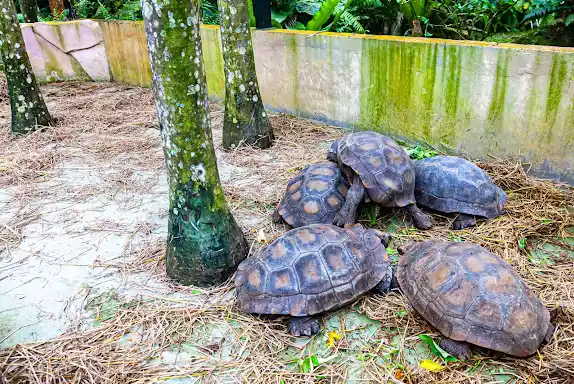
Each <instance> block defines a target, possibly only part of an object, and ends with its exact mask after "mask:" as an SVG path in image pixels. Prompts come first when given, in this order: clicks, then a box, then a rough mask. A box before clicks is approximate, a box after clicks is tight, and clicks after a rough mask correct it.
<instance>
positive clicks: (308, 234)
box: [235, 224, 391, 336]
mask: <svg viewBox="0 0 574 384" xmlns="http://www.w3.org/2000/svg"><path fill="white" fill-rule="evenodd" d="M389 240H390V235H388V234H384V233H382V232H380V231H377V230H374V229H365V228H364V227H363V226H361V225H359V224H355V225H352V226H349V227H347V228H339V227H336V226H334V225H330V224H311V225H307V226H304V227H299V228H295V229H292V230H290V231H289V232H287V233H286V234H284V235H283V236H281V237H279V238H277V239H276V240H275V241H273V242H272V243H271V244H269V245H268V246H266V247H265V248H263V249H262V250H261V252H260V253H259V254H258V255H257V256H254V257H250V258H248V259H245V260H244V261H243V262H242V263H241V264H239V267H238V272H237V275H236V277H235V287H236V289H237V301H238V303H239V308H240V309H241V310H242V311H244V312H247V313H253V314H267V315H289V316H292V317H291V320H290V322H289V331H290V333H291V334H292V335H294V336H301V335H305V336H311V335H313V334H316V333H318V332H319V321H318V319H317V318H314V317H312V316H313V315H316V314H319V313H322V312H326V311H330V310H335V309H338V308H341V307H343V306H345V305H346V304H349V303H350V302H352V301H353V300H355V299H356V298H358V297H359V296H361V295H362V294H364V293H366V292H368V291H370V290H371V289H373V288H375V290H377V291H378V292H386V291H388V290H389V289H390V285H391V264H390V261H389V257H388V256H387V253H386V250H385V247H386V244H387V242H388V241H389Z"/></svg>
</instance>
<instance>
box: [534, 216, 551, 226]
mask: <svg viewBox="0 0 574 384" xmlns="http://www.w3.org/2000/svg"><path fill="white" fill-rule="evenodd" d="M538 220H540V223H542V224H544V225H548V224H552V222H553V220H552V219H547V218H544V217H542V218H539V219H538Z"/></svg>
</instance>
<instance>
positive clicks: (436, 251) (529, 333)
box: [396, 240, 555, 359]
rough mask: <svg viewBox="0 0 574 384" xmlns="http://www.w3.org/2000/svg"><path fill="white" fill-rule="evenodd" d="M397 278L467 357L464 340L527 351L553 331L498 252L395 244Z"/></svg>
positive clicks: (455, 350)
mask: <svg viewBox="0 0 574 384" xmlns="http://www.w3.org/2000/svg"><path fill="white" fill-rule="evenodd" d="M399 253H400V254H401V258H400V260H399V264H398V267H397V272H396V277H397V279H396V281H398V284H399V286H400V289H401V291H402V292H403V293H404V295H405V296H406V297H407V298H408V300H409V301H410V303H411V304H412V306H413V307H414V308H415V310H416V311H417V312H418V313H419V314H420V315H421V316H422V317H423V318H424V319H425V320H427V321H428V322H429V323H430V324H431V325H432V326H434V327H435V328H437V329H438V330H439V331H440V332H441V333H442V334H443V335H444V336H445V337H446V339H442V341H441V343H440V346H441V347H442V348H443V349H444V350H446V351H447V352H450V353H451V354H453V355H455V356H457V357H459V358H461V359H465V358H468V355H469V351H468V344H467V343H470V344H475V345H478V346H480V347H483V348H488V349H491V350H495V351H499V352H503V353H507V354H509V355H513V356H517V357H525V356H530V355H532V354H533V353H535V352H536V350H537V349H538V347H539V346H540V344H541V343H542V342H543V341H545V340H546V341H549V340H550V338H551V337H552V334H553V332H554V329H555V327H554V325H552V324H551V323H550V313H549V312H548V309H546V308H545V307H544V305H543V304H542V302H541V301H540V300H539V299H538V297H536V295H535V294H534V292H532V290H531V289H530V288H529V287H528V285H527V284H526V282H525V281H524V280H523V279H522V278H521V277H520V275H518V273H516V272H515V271H514V269H513V268H512V267H511V266H510V265H509V264H508V263H506V262H505V261H504V260H502V259H501V258H500V257H498V256H496V255H495V254H493V253H491V252H489V251H488V250H486V249H484V248H482V247H480V246H478V245H476V244H472V243H468V242H443V241H441V240H427V241H424V242H420V243H414V244H411V245H408V246H405V247H401V248H399Z"/></svg>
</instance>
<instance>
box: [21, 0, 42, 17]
mask: <svg viewBox="0 0 574 384" xmlns="http://www.w3.org/2000/svg"><path fill="white" fill-rule="evenodd" d="M20 9H21V10H22V16H23V17H24V21H25V22H26V23H37V22H38V1H37V0H20Z"/></svg>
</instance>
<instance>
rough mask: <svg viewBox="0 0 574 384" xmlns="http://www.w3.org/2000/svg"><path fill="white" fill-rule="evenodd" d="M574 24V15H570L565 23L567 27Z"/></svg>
mask: <svg viewBox="0 0 574 384" xmlns="http://www.w3.org/2000/svg"><path fill="white" fill-rule="evenodd" d="M572 23H574V13H571V14H569V15H568V16H567V17H566V20H565V21H564V25H565V26H569V25H570V24H572Z"/></svg>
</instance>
